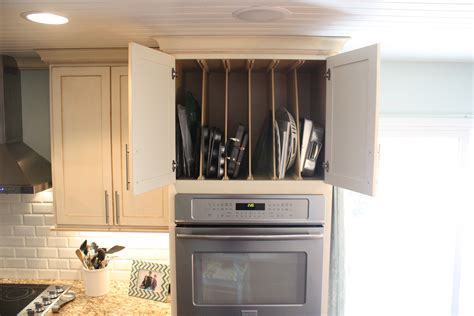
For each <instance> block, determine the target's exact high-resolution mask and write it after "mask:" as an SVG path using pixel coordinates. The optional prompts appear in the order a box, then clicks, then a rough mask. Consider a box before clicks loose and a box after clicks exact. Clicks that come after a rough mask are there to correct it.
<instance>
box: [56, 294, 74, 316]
mask: <svg viewBox="0 0 474 316" xmlns="http://www.w3.org/2000/svg"><path fill="white" fill-rule="evenodd" d="M75 298H76V293H74V292H73V291H70V290H69V291H67V293H64V294H63V295H61V297H60V298H59V300H58V301H57V302H56V303H55V304H54V305H53V307H52V308H51V309H52V311H53V313H59V310H60V309H61V307H63V306H64V305H66V304H67V303H69V302H71V301H73V300H74V299H75Z"/></svg>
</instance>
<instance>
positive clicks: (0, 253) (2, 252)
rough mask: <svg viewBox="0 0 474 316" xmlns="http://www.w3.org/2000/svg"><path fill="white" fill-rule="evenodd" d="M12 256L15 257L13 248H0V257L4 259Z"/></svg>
mask: <svg viewBox="0 0 474 316" xmlns="http://www.w3.org/2000/svg"><path fill="white" fill-rule="evenodd" d="M14 256H15V250H14V248H11V247H0V257H2V258H5V257H14Z"/></svg>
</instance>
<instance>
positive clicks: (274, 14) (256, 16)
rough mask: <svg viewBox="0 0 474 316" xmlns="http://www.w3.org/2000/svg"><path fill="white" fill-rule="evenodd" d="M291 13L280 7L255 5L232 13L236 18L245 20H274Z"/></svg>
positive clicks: (281, 18)
mask: <svg viewBox="0 0 474 316" xmlns="http://www.w3.org/2000/svg"><path fill="white" fill-rule="evenodd" d="M290 15H291V12H290V11H289V10H287V9H285V8H282V7H264V6H256V7H249V8H243V9H239V10H237V11H234V12H233V13H232V16H233V17H234V18H236V19H239V20H243V21H247V22H276V21H280V20H283V19H284V18H287V17H289V16H290Z"/></svg>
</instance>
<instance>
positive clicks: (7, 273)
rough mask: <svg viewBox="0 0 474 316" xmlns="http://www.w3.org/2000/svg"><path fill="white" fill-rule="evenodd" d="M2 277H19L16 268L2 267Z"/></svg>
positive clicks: (0, 272)
mask: <svg viewBox="0 0 474 316" xmlns="http://www.w3.org/2000/svg"><path fill="white" fill-rule="evenodd" d="M0 278H5V279H16V278H18V275H17V273H16V269H0Z"/></svg>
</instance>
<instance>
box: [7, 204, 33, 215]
mask: <svg viewBox="0 0 474 316" xmlns="http://www.w3.org/2000/svg"><path fill="white" fill-rule="evenodd" d="M31 209H32V208H31V204H30V203H14V204H12V205H11V211H12V213H17V214H31Z"/></svg>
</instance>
